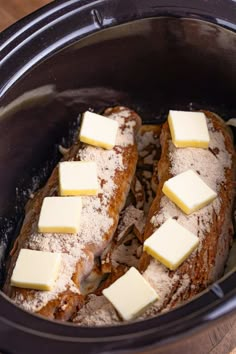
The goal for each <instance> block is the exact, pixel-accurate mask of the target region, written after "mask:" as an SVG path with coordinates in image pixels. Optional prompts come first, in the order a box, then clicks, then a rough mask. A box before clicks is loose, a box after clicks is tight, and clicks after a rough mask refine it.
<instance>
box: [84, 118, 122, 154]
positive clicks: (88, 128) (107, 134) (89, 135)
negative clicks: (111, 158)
mask: <svg viewBox="0 0 236 354" xmlns="http://www.w3.org/2000/svg"><path fill="white" fill-rule="evenodd" d="M117 130H118V122H116V121H115V120H113V119H111V118H107V117H104V116H101V115H99V114H96V113H92V112H89V111H87V112H85V113H84V114H83V120H82V125H81V129H80V135H79V139H80V141H82V142H84V143H87V144H90V145H94V146H99V147H102V148H104V149H112V148H113V147H114V146H115V144H116V135H117Z"/></svg>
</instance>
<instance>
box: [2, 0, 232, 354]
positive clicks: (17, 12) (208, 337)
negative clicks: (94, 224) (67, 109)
mask: <svg viewBox="0 0 236 354" xmlns="http://www.w3.org/2000/svg"><path fill="white" fill-rule="evenodd" d="M50 2H51V0H0V31H2V30H3V29H5V28H7V27H8V26H10V25H11V24H13V23H14V22H16V21H17V20H18V19H20V18H22V17H24V16H26V15H27V14H29V13H31V12H33V11H35V10H36V9H38V8H40V7H42V6H44V5H46V4H48V3H50ZM185 344H186V352H187V348H189V350H190V351H191V347H192V346H193V344H195V343H193V341H192V340H191V338H189V339H188V340H186V342H185ZM197 351H198V353H199V354H208V353H211V354H229V353H230V354H236V317H234V318H232V319H231V320H229V321H228V322H227V325H224V326H218V327H216V328H215V329H214V330H213V331H212V330H211V331H208V332H207V334H206V333H205V334H204V335H202V336H200V337H199V340H198V348H197ZM192 353H195V350H194V351H192Z"/></svg>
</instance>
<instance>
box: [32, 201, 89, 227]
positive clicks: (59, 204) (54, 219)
mask: <svg viewBox="0 0 236 354" xmlns="http://www.w3.org/2000/svg"><path fill="white" fill-rule="evenodd" d="M81 209H82V200H81V197H47V198H44V200H43V205H42V208H41V212H40V216H39V222H38V231H39V232H58V233H76V232H78V230H79V225H80V214H81Z"/></svg>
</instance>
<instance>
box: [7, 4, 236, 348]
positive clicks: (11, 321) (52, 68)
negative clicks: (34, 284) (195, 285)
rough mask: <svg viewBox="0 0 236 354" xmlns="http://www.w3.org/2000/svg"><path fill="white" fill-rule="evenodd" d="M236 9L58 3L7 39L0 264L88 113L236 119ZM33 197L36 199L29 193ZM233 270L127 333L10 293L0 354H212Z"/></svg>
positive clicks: (225, 315)
mask: <svg viewBox="0 0 236 354" xmlns="http://www.w3.org/2000/svg"><path fill="white" fill-rule="evenodd" d="M235 30H236V3H235V1H233V0H231V1H230V0H218V1H215V0H208V1H205V0H192V1H189V0H180V1H177V0H97V1H87V0H84V1H83V0H68V1H62V0H61V1H60V0H59V1H55V2H54V3H52V4H51V5H48V6H46V7H44V8H43V9H41V10H40V11H38V12H36V13H34V14H32V15H30V16H28V17H26V18H25V19H23V20H21V21H19V22H18V23H16V24H15V25H14V26H12V27H10V28H9V29H7V30H6V31H4V32H3V33H1V35H0V60H1V62H0V171H1V172H0V237H1V242H0V262H1V281H2V282H3V281H4V275H5V272H4V269H5V259H6V257H7V254H8V252H9V249H10V247H11V244H12V240H13V238H14V235H16V234H17V230H18V229H19V227H20V223H21V220H22V217H23V206H24V203H25V202H26V200H27V198H28V197H29V195H30V193H31V192H32V190H34V189H36V188H38V187H39V186H40V185H43V183H44V181H45V180H46V178H47V177H48V175H49V174H50V171H51V170H52V168H53V165H54V164H55V163H56V161H57V160H58V158H59V154H58V153H57V144H59V143H60V142H63V144H64V145H66V144H69V143H70V141H71V139H72V135H73V134H72V132H73V130H74V129H75V127H76V125H77V124H78V120H77V117H78V114H79V113H81V112H82V111H84V110H85V109H88V108H93V109H95V110H96V111H100V110H102V109H104V108H105V107H107V106H110V105H115V104H123V105H129V106H130V107H133V108H134V109H136V110H137V111H138V112H139V113H140V114H141V115H142V117H143V120H144V121H145V122H147V123H148V122H157V123H158V122H161V120H163V119H164V118H165V116H166V113H167V111H168V109H170V108H172V109H174V108H177V109H178V108H180V109H191V108H205V109H211V110H213V111H215V112H218V113H219V114H220V115H221V116H223V117H224V118H232V117H236V99H235V98H236V96H235V92H236V33H235ZM30 191H31V192H30ZM235 284H236V272H235V271H234V270H232V271H231V273H229V274H227V275H226V276H225V277H224V278H222V279H221V280H220V281H219V282H218V283H217V284H214V285H212V286H211V287H210V288H208V289H207V290H206V291H205V292H204V293H203V294H201V295H199V296H198V297H196V298H195V299H194V300H192V301H191V302H189V303H187V304H185V305H184V306H181V307H179V308H177V309H175V310H173V311H171V312H169V313H167V314H164V315H161V316H159V317H156V318H153V319H149V320H146V321H142V322H137V323H133V324H128V325H121V326H115V327H108V328H102V327H101V328H82V327H78V326H75V325H73V324H62V323H57V322H53V321H50V320H45V319H43V318H41V317H39V316H35V315H32V314H30V313H27V312H25V311H23V310H22V309H20V308H18V307H16V306H15V305H14V304H13V303H12V302H11V301H10V300H9V299H8V298H7V297H6V296H5V295H4V294H3V293H2V292H0V352H1V353H3V354H4V353H10V354H32V353H35V354H37V353H50V354H52V353H57V354H65V353H68V354H74V353H77V354H78V353H83V354H84V353H138V352H142V353H177V352H181V353H190V352H191V353H202V351H201V350H202V348H203V346H202V345H203V343H201V342H199V338H201V339H202V338H203V336H204V333H205V334H206V336H207V335H209V333H210V331H214V328H215V327H216V326H217V327H218V328H220V326H224V325H225V324H226V323H227V321H229V320H230V319H232V316H235V309H236V286H235Z"/></svg>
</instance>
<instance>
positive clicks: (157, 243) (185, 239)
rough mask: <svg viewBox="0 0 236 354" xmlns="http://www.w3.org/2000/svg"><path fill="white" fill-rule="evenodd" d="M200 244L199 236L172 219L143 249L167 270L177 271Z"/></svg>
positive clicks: (154, 234) (157, 231)
mask: <svg viewBox="0 0 236 354" xmlns="http://www.w3.org/2000/svg"><path fill="white" fill-rule="evenodd" d="M198 244H199V239H198V237H197V236H195V235H194V234H193V233H192V232H190V231H188V230H187V229H185V227H183V226H181V225H180V224H179V223H178V222H177V221H175V220H173V219H171V218H170V219H168V220H167V221H166V222H165V223H164V224H163V225H161V226H160V227H159V229H157V230H156V231H155V232H154V233H153V234H152V236H150V237H149V238H148V239H147V240H146V241H145V242H144V247H143V248H144V251H146V252H147V253H149V254H150V255H151V256H153V257H154V258H156V259H157V260H158V261H159V262H161V263H162V264H164V265H165V266H166V267H167V268H169V269H171V270H175V269H177V268H178V267H179V266H180V264H182V263H183V262H184V261H185V259H187V258H188V256H189V255H190V254H191V253H192V252H193V250H194V249H195V248H197V246H198Z"/></svg>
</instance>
